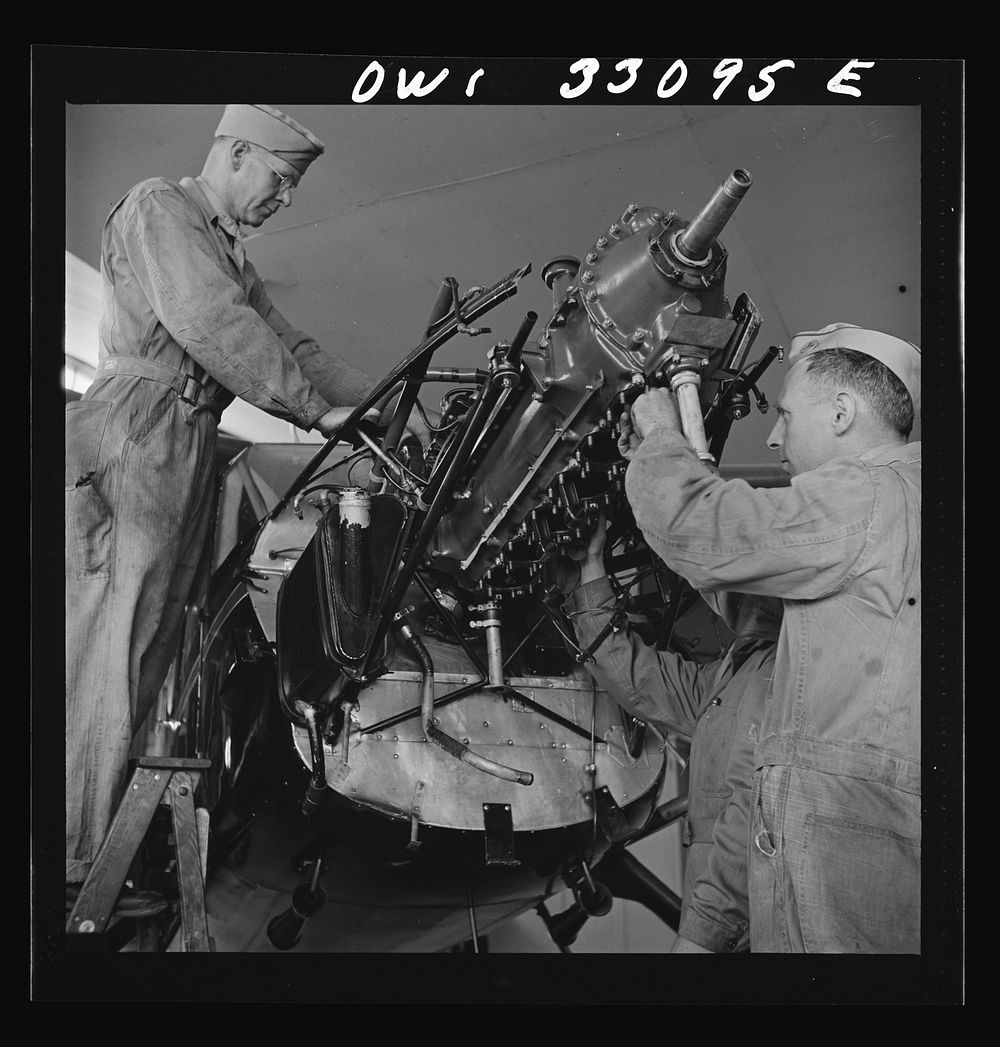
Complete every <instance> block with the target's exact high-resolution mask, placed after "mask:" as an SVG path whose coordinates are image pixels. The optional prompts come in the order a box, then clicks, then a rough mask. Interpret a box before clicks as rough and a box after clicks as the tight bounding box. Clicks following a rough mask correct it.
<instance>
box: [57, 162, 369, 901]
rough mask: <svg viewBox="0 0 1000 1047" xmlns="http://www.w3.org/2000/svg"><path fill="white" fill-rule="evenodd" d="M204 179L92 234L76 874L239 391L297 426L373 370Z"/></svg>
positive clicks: (78, 608)
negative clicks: (94, 313)
mask: <svg viewBox="0 0 1000 1047" xmlns="http://www.w3.org/2000/svg"><path fill="white" fill-rule="evenodd" d="M237 232H238V229H237V226H236V224H235V223H234V222H233V221H232V219H231V218H230V217H229V216H228V215H226V214H225V213H224V212H223V211H222V209H221V207H220V206H218V202H217V200H215V199H214V194H212V191H211V189H210V188H209V187H207V186H206V185H205V183H203V182H202V181H201V179H190V178H186V179H183V180H182V181H181V182H180V183H176V182H172V181H168V180H166V179H163V178H154V179H150V180H147V181H145V182H142V183H140V184H139V185H137V186H135V187H134V188H133V189H132V190H131V191H130V192H129V193H128V195H127V196H126V197H125V198H124V199H123V200H121V201H120V202H119V203H118V204H117V205H116V206H115V208H114V209H113V210H112V212H111V214H110V216H109V217H108V220H107V222H106V224H105V228H104V234H103V238H102V244H101V280H102V287H103V296H104V312H103V316H102V320H101V325H100V365H99V368H98V374H97V377H96V379H95V381H94V382H93V384H92V385H91V386H90V388H89V389H88V390H87V391H86V393H85V394H84V395H83V398H82V399H80V400H78V401H75V402H72V403H69V404H68V405H67V409H66V624H67V632H66V776H67V781H66V818H67V824H66V876H67V882H78V881H80V880H83V879H84V878H85V876H86V873H87V871H88V869H89V866H90V864H91V862H92V861H93V859H94V857H95V855H96V852H97V849H98V847H99V846H100V844H101V841H102V839H103V838H104V835H105V833H106V832H107V829H108V826H109V824H110V819H111V816H112V814H113V812H114V810H115V808H116V806H117V804H118V802H119V798H120V795H121V791H122V788H123V786H124V776H125V773H126V767H127V758H128V752H129V748H130V744H131V741H132V737H133V735H134V733H135V732H137V731H138V730H139V728H140V726H141V725H142V722H143V720H144V718H145V717H146V715H147V713H148V712H149V710H150V708H151V707H152V706H153V704H154V702H155V699H156V696H157V694H158V692H159V689H160V687H161V685H162V683H163V681H164V679H165V676H166V673H167V670H168V667H169V664H170V659H171V657H172V654H173V650H174V646H175V644H176V639H177V636H178V632H179V627H180V624H181V619H182V612H183V609H184V604H185V601H186V599H187V597H188V594H189V591H190V588H191V584H192V580H193V577H194V573H195V569H196V566H197V563H198V560H199V557H200V555H201V551H202V547H203V544H204V542H205V537H206V532H207V529H208V524H209V516H210V509H211V503H212V498H213V494H214V491H213V487H214V484H213V479H214V477H213V461H214V452H215V443H216V426H217V423H218V420H219V417H220V415H221V413H222V410H223V409H224V408H225V407H226V406H227V405H228V404H229V403H231V402H232V400H233V399H234V397H235V396H239V397H241V398H243V399H244V400H247V401H248V402H250V403H251V404H254V405H255V406H257V407H260V408H261V409H263V410H265V411H267V412H268V413H270V414H272V415H275V416H277V417H279V418H282V419H286V420H288V421H291V422H293V423H295V424H296V425H298V426H300V427H301V428H303V429H309V428H310V427H312V425H313V423H314V422H315V421H316V420H317V419H318V418H319V417H320V416H321V415H323V414H324V413H325V412H326V411H327V410H328V409H329V407H330V406H348V405H352V404H356V403H358V402H360V400H361V399H362V398H363V397H364V396H365V395H366V393H367V392H368V391H369V390H370V389H371V387H372V386H373V384H374V383H373V381H372V379H371V378H370V377H369V376H368V375H367V374H365V373H364V372H363V371H361V370H359V369H358V368H356V367H354V366H352V365H351V364H349V363H348V362H347V361H345V360H343V359H342V358H340V357H339V356H337V355H336V354H335V353H332V352H330V351H323V350H322V349H320V347H319V345H318V344H317V343H316V342H315V341H314V340H313V339H311V338H309V337H308V336H307V335H305V334H303V333H301V332H299V331H295V330H294V329H293V328H292V327H291V325H290V324H289V323H288V322H287V321H286V320H285V318H284V317H283V316H282V315H281V314H280V313H279V312H278V311H277V310H276V309H275V308H274V306H273V305H272V304H271V302H270V300H269V299H268V296H267V294H266V293H265V290H264V287H263V284H262V282H261V280H260V279H259V277H258V275H257V272H256V270H255V269H254V267H253V265H252V264H251V263H250V261H249V260H248V259H247V258H246V256H245V254H244V252H243V247H242V244H241V243H240V241H239V239H238V238H237Z"/></svg>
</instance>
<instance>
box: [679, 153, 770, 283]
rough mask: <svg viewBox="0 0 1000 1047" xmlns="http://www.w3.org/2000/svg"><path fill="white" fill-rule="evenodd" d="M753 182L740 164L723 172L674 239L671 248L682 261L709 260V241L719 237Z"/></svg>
mask: <svg viewBox="0 0 1000 1047" xmlns="http://www.w3.org/2000/svg"><path fill="white" fill-rule="evenodd" d="M752 184H753V179H752V178H751V177H750V172H749V171H745V170H743V168H741V167H737V168H736V170H735V171H733V172H731V173H730V174H728V175H726V180H725V181H724V182H723V183H722V185H720V186H719V188H718V189H716V191H715V193H714V194H713V196H712V199H711V200H709V201H708V203H707V204H705V206H704V207H703V208H702V209H701V210H700V211H699V212H698V214H697V215H696V216H695V217H694V218H693V219H692V220H691V221H690V222H689V223H688V225H687V227H686V228H685V229H682V230H681V231H680V232H679V233H678V234H677V236H676V237H675V238H674V242H673V247H674V250H675V251H676V252H677V255H678V257H679V258H680V259H681V261H682V262H688V263H689V264H692V265H699V264H701V263H703V262H705V261H707V260H708V258H709V256H710V255H711V253H712V244H714V243H715V241H716V240H718V238H719V234H720V233H721V232H722V230H723V229H724V228H725V225H726V223H727V222H728V221H729V219H730V218H732V216H733V212H734V211H735V210H736V208H737V207H739V204H740V201H741V200H742V199H743V197H744V196H745V195H746V193H747V190H748V189H749V188H750V186H751V185H752Z"/></svg>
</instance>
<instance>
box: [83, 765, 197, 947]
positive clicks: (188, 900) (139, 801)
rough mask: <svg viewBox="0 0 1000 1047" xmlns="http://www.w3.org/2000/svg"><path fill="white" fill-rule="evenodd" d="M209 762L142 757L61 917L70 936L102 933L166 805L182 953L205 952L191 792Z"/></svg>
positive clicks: (195, 820)
mask: <svg viewBox="0 0 1000 1047" xmlns="http://www.w3.org/2000/svg"><path fill="white" fill-rule="evenodd" d="M211 765H212V764H211V761H210V760H197V759H175V758H172V757H163V756H143V757H140V758H139V760H138V761H137V762H136V767H135V771H134V772H133V774H132V778H131V781H130V782H129V784H128V788H127V789H126V790H125V796H124V797H123V798H122V802H121V803H120V804H119V806H118V810H117V811H116V812H115V816H114V818H113V819H112V822H111V828H110V829H108V834H107V836H105V838H104V842H103V843H102V844H101V847H100V850H99V851H98V852H97V857H96V858H95V859H94V864H93V865H92V866H91V867H90V873H89V874H88V876H87V879H86V880H85V881H84V884H83V887H82V888H81V889H80V895H79V897H78V898H77V900H76V904H75V905H74V906H73V911H72V912H71V913H70V915H69V918H68V920H67V921H66V930H67V932H68V933H70V934H101V933H103V932H104V931H105V930H106V929H107V926H108V921H109V920H110V919H111V916H112V915H113V913H114V909H115V903H116V901H117V900H118V896H119V894H120V893H121V889H122V885H123V884H124V883H125V877H126V876H127V875H128V871H129V867H130V866H131V864H132V860H133V858H134V857H135V855H136V852H137V851H138V849H139V845H140V844H141V843H142V841H143V839H144V837H145V835H146V832H147V830H148V829H149V825H150V822H151V821H152V820H153V814H154V813H155V811H156V808H157V807H158V806H159V805H160V803H161V802H162V803H167V804H169V806H170V813H171V820H172V822H173V830H174V845H175V847H176V857H177V880H178V886H179V888H180V911H181V941H182V947H183V950H184V951H185V952H210V951H212V945H213V942H212V940H211V939H210V938H209V936H208V921H207V917H206V915H205V880H204V874H203V866H202V857H203V852H204V848H205V846H206V844H205V843H199V834H198V821H197V817H196V815H195V808H194V791H195V788H196V787H197V785H198V778H199V776H200V774H201V772H202V771H203V770H205V769H206V768H208V767H211Z"/></svg>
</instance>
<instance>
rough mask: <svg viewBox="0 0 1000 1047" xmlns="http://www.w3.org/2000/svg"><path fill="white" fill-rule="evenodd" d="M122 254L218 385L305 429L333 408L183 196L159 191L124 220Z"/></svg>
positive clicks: (156, 308) (175, 334)
mask: <svg viewBox="0 0 1000 1047" xmlns="http://www.w3.org/2000/svg"><path fill="white" fill-rule="evenodd" d="M121 232H122V240H123V247H124V250H125V251H126V253H127V256H128V261H129V263H130V265H131V268H132V271H133V272H134V274H135V277H136V279H137V280H138V281H139V284H140V286H141V287H142V290H143V293H144V294H145V295H146V297H147V299H148V300H149V303H150V306H151V308H152V309H153V312H154V313H155V314H156V317H157V319H158V320H159V321H160V323H161V324H162V325H163V326H164V328H165V329H166V330H167V331H168V332H169V333H170V335H171V337H172V338H173V339H174V340H175V341H176V342H177V343H178V344H179V345H180V346H181V348H182V349H183V350H184V351H185V352H186V353H188V355H190V356H191V357H192V358H193V359H194V360H195V361H197V363H198V364H200V365H201V367H203V368H204V369H205V371H206V372H207V373H208V374H209V375H210V376H211V377H212V378H214V379H215V380H216V381H217V382H219V383H220V385H222V386H224V387H225V388H226V389H228V390H229V391H230V392H231V393H233V394H234V395H235V396H239V397H240V398H242V399H243V400H246V401H247V402H248V403H251V404H253V405H254V406H255V407H259V408H261V409H262V410H264V411H266V412H268V413H269V414H272V415H275V416H277V417H279V418H283V419H286V420H289V421H293V422H296V423H298V424H300V425H302V426H304V427H305V428H311V427H312V425H313V423H314V422H315V421H316V420H317V419H318V418H319V417H320V416H321V415H322V414H324V413H325V412H326V411H327V410H328V409H329V407H330V404H329V403H328V402H327V401H326V400H325V399H324V397H322V396H321V395H320V393H319V392H318V390H317V389H316V388H315V386H314V385H313V384H312V383H311V382H310V381H309V380H308V379H307V378H306V377H305V375H304V374H303V372H302V370H301V369H300V367H299V365H298V364H297V363H296V361H295V359H294V357H293V356H292V354H291V353H290V352H289V351H288V350H287V349H286V347H285V345H284V343H283V342H282V340H281V339H280V338H279V336H278V335H277V334H276V333H275V331H274V330H272V328H271V327H270V326H269V325H268V323H267V322H266V321H265V320H264V318H263V317H261V316H260V315H259V314H258V313H257V312H256V310H255V309H254V308H253V307H252V306H251V304H250V301H249V299H248V298H247V295H246V293H245V292H244V290H243V288H242V287H241V286H240V284H239V283H238V282H237V281H236V280H235V279H234V278H233V277H232V276H231V275H230V274H229V273H227V272H226V271H225V270H224V269H223V268H222V267H221V266H220V264H219V261H218V257H217V256H216V254H215V253H214V251H213V249H212V244H211V242H210V241H209V240H208V239H207V238H206V235H205V229H204V224H203V220H202V218H201V216H200V214H199V212H198V211H197V210H196V209H194V208H193V206H192V205H191V204H190V202H188V201H187V200H186V199H185V198H184V197H183V195H182V194H180V193H177V192H170V191H154V192H149V193H146V194H144V195H143V196H141V197H139V198H137V199H136V200H134V201H133V202H132V203H131V205H130V206H129V210H128V211H127V213H125V214H124V215H122V221H121Z"/></svg>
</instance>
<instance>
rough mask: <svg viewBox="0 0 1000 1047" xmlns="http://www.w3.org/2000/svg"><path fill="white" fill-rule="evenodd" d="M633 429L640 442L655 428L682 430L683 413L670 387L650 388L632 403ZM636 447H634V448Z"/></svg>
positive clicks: (676, 431)
mask: <svg viewBox="0 0 1000 1047" xmlns="http://www.w3.org/2000/svg"><path fill="white" fill-rule="evenodd" d="M632 429H633V430H634V431H635V434H636V435H638V438H639V442H641V441H642V440H644V439H645V438H646V437H647V436H649V434H650V433H651V432H652V431H653V430H654V429H671V430H672V431H673V432H675V433H679V432H681V431H682V430H681V413H680V410H679V408H678V407H677V401H676V400H675V399H674V394H673V393H672V392H670V390H669V389H662V388H660V389H650V390H648V391H647V392H645V393H643V394H642V395H641V396H640V397H639V398H638V399H637V400H636V401H635V403H634V404H632ZM634 449H635V448H634V447H633V450H634Z"/></svg>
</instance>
